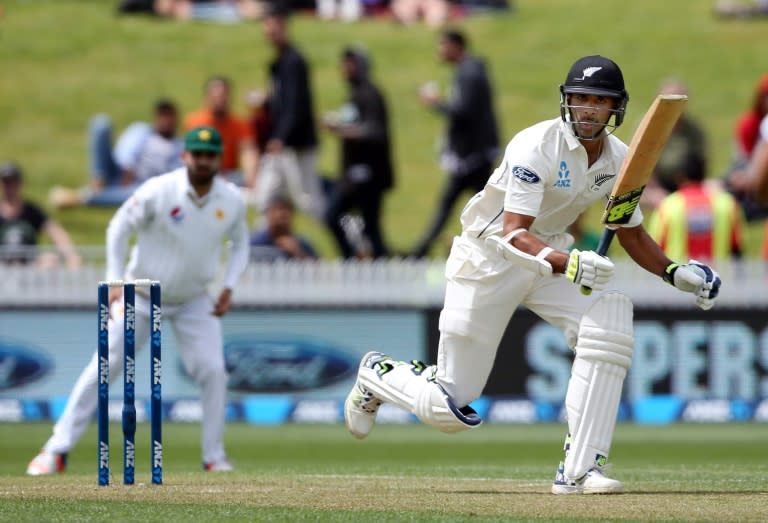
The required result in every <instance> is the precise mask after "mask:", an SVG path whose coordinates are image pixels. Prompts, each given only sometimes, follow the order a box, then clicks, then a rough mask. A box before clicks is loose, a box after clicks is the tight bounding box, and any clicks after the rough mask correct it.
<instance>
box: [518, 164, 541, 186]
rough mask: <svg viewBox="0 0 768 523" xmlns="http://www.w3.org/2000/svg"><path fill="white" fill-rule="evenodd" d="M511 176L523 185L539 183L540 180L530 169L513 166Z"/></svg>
mask: <svg viewBox="0 0 768 523" xmlns="http://www.w3.org/2000/svg"><path fill="white" fill-rule="evenodd" d="M512 174H513V175H514V176H515V178H517V179H518V180H520V181H523V182H525V183H539V181H540V180H541V178H539V175H538V174H536V173H535V172H533V171H531V170H530V169H526V168H525V167H523V166H522V165H515V166H514V167H512Z"/></svg>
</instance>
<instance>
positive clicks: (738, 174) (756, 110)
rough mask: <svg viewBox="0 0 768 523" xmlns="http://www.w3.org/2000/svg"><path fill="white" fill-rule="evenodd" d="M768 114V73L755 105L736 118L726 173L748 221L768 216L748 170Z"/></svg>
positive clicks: (757, 88)
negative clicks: (758, 200) (756, 199)
mask: <svg viewBox="0 0 768 523" xmlns="http://www.w3.org/2000/svg"><path fill="white" fill-rule="evenodd" d="M766 115H768V73H767V74H764V75H763V76H762V77H761V78H760V79H759V80H758V82H757V85H756V86H755V93H754V98H753V101H752V107H751V108H750V109H749V110H747V111H745V112H743V113H742V114H741V115H740V116H739V118H738V120H737V121H736V128H735V130H734V134H735V152H734V160H733V163H732V164H731V167H730V168H729V169H728V172H727V173H726V174H725V180H724V184H725V187H726V189H727V190H728V191H729V192H730V193H731V194H733V195H734V196H735V197H736V199H737V200H739V203H740V204H741V206H742V208H743V209H744V213H745V216H746V219H747V221H753V220H758V219H763V218H765V217H766V216H768V213H766V211H765V209H764V208H763V207H761V206H760V205H759V204H757V203H756V202H755V201H754V200H753V198H752V197H753V194H750V193H751V188H750V176H749V173H748V170H749V168H750V166H749V164H750V161H751V158H752V154H753V152H754V150H755V147H756V145H757V144H758V142H759V141H760V123H761V122H762V120H763V118H765V116H766Z"/></svg>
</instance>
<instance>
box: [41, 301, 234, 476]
mask: <svg viewBox="0 0 768 523" xmlns="http://www.w3.org/2000/svg"><path fill="white" fill-rule="evenodd" d="M212 311H213V302H212V300H211V298H210V297H209V296H208V295H200V296H198V297H197V298H194V299H192V300H190V301H189V302H186V303H184V304H182V305H163V323H164V324H167V323H166V322H170V324H171V327H172V328H173V333H174V335H175V336H176V342H177V347H178V351H179V356H180V357H181V360H182V362H183V364H184V369H185V370H186V371H187V373H188V374H189V375H190V376H191V377H192V379H193V380H194V382H195V383H196V384H197V385H198V386H199V387H200V392H201V402H202V407H203V408H202V416H203V419H202V438H201V439H202V459H203V462H204V463H212V462H216V461H219V460H222V459H224V458H225V457H226V454H225V452H224V441H223V438H224V415H225V407H226V397H227V372H226V369H225V366H224V348H223V342H222V332H221V321H220V320H219V318H218V317H216V316H214V315H213V314H211V312H212ZM111 314H112V318H111V319H110V321H109V379H110V382H114V381H115V380H116V379H117V378H118V377H120V376H122V372H123V302H122V300H118V301H116V302H115V303H114V304H113V305H112V308H111ZM163 326H164V327H165V325H163ZM94 339H95V336H94ZM148 341H149V299H148V298H145V297H144V296H142V295H140V294H139V293H138V292H137V293H136V351H137V352H138V351H140V350H143V348H144V346H145V345H147V342H148ZM168 356H169V355H168V354H167V352H166V354H163V365H164V366H166V367H167V366H169V365H173V363H172V361H171V360H170V358H168ZM147 371H148V370H147ZM137 372H140V370H137ZM97 380H98V356H97V354H95V353H94V355H93V358H92V359H91V361H90V363H88V365H87V366H86V367H85V369H84V370H83V372H82V373H81V374H80V377H79V378H78V379H77V382H76V383H75V386H74V388H73V389H72V392H71V394H70V395H69V398H68V400H67V405H66V407H65V408H64V412H63V414H62V415H61V418H59V420H58V422H57V423H56V425H55V426H54V427H53V435H52V436H51V438H50V439H49V440H48V441H47V442H46V444H45V447H44V448H45V449H46V450H48V451H51V452H56V453H64V452H69V451H70V450H71V449H72V448H73V447H74V446H75V444H76V443H77V441H78V440H79V439H80V437H81V436H82V435H83V432H85V430H86V429H87V428H88V424H89V423H90V422H91V420H92V419H93V414H94V411H95V410H96V404H97V395H96V393H97ZM146 392H147V394H149V390H147V391H146ZM136 395H137V396H139V395H141V391H139V390H137V391H136Z"/></svg>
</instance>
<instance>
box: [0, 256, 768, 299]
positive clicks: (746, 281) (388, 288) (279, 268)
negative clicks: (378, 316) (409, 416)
mask: <svg viewBox="0 0 768 523" xmlns="http://www.w3.org/2000/svg"><path fill="white" fill-rule="evenodd" d="M101 250H103V248H102V249H101ZM94 252H95V251H94ZM86 260H87V261H86V263H85V264H84V265H83V266H82V267H80V268H77V269H68V268H65V267H53V268H39V267H35V266H30V265H0V307H4V308H13V307H59V306H64V307H67V306H83V307H90V306H93V307H95V303H96V287H97V284H98V282H99V281H100V280H103V279H104V266H103V260H101V259H98V258H90V259H89V258H86ZM616 264H617V267H616V268H617V274H616V276H615V278H614V285H615V287H616V289H617V290H621V291H623V292H625V293H627V294H628V295H629V296H630V297H631V298H632V299H633V300H634V302H635V303H636V304H637V305H642V306H645V307H669V306H686V305H691V304H692V299H691V297H690V295H686V294H683V293H681V292H678V291H676V290H675V289H673V288H672V287H671V286H669V285H667V284H666V283H664V282H662V281H661V279H660V278H658V277H655V276H653V275H650V274H648V273H646V272H645V271H644V270H642V269H640V268H639V267H637V266H636V265H635V264H634V263H632V262H631V261H628V260H624V259H619V260H617V261H616ZM767 267H768V266H767V265H766V263H765V262H763V261H761V260H750V261H746V262H742V263H728V264H718V266H717V269H718V270H719V272H720V274H721V276H722V279H723V282H724V283H723V289H722V292H721V296H720V299H719V302H718V305H717V306H718V307H729V306H730V307H768V268H767ZM443 269H444V261H443V260H422V261H412V260H400V259H389V260H381V261H372V262H356V261H325V260H323V261H317V262H291V261H286V262H274V263H251V264H250V265H249V267H248V269H247V270H246V272H245V274H244V275H243V277H242V278H241V280H240V283H239V285H238V287H237V289H235V293H234V300H235V303H236V304H237V305H238V306H258V307H271V306H274V307H283V306H299V307H301V306H310V307H314V306H319V307H365V306H370V307H416V308H424V307H440V306H441V305H442V300H443V296H444V287H445V281H444V276H443ZM212 291H215V289H212Z"/></svg>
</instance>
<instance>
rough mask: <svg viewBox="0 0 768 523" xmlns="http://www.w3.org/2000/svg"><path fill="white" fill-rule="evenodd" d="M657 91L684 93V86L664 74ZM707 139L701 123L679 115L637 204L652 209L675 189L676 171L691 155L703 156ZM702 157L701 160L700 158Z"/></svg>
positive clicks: (684, 115) (705, 151)
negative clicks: (639, 203)
mask: <svg viewBox="0 0 768 523" xmlns="http://www.w3.org/2000/svg"><path fill="white" fill-rule="evenodd" d="M659 94H662V95H670V94H682V95H686V96H687V95H688V87H687V86H686V85H685V83H683V81H682V80H679V79H677V78H668V79H666V80H664V82H662V84H661V87H660V88H659ZM706 154H707V141H706V136H705V133H704V130H703V129H702V127H701V125H699V123H698V122H697V121H696V120H694V119H693V118H691V117H690V116H689V115H688V114H687V113H686V112H684V113H683V114H682V115H680V118H679V119H678V121H677V123H676V124H675V127H674V128H673V129H672V134H671V135H670V137H669V139H668V140H667V143H666V145H665V146H664V149H663V150H662V151H661V156H660V157H659V161H658V162H657V163H656V167H655V168H654V171H653V176H652V177H651V179H650V180H649V182H648V186H647V187H646V188H645V190H644V191H643V196H642V201H641V204H642V205H643V206H644V207H645V208H647V209H649V210H652V209H655V208H656V207H657V206H658V205H659V203H660V202H661V201H662V200H663V199H664V198H665V197H666V196H667V195H668V194H670V193H673V192H675V191H677V189H678V188H679V186H678V183H679V182H680V180H681V178H680V173H681V171H685V169H686V167H687V166H688V164H687V162H688V159H689V158H690V157H691V156H697V157H701V158H702V159H704V158H706ZM702 161H703V160H702Z"/></svg>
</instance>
